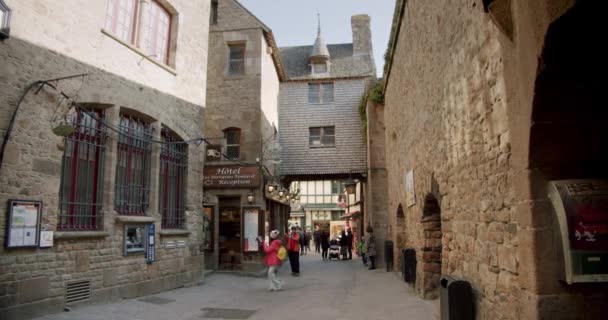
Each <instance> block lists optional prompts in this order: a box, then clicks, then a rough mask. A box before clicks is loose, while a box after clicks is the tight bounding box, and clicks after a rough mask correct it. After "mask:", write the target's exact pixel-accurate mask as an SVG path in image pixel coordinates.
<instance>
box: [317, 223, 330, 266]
mask: <svg viewBox="0 0 608 320" xmlns="http://www.w3.org/2000/svg"><path fill="white" fill-rule="evenodd" d="M319 239H320V240H319V241H320V242H321V248H322V249H323V252H322V253H321V257H322V258H323V260H327V250H329V232H327V230H325V229H324V230H323V231H321V235H320V236H319Z"/></svg>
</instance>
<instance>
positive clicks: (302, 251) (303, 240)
mask: <svg viewBox="0 0 608 320" xmlns="http://www.w3.org/2000/svg"><path fill="white" fill-rule="evenodd" d="M297 229H298V235H300V255H301V256H303V255H305V254H306V237H305V235H304V231H303V230H302V227H298V228H297Z"/></svg>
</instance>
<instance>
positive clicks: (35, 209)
mask: <svg viewBox="0 0 608 320" xmlns="http://www.w3.org/2000/svg"><path fill="white" fill-rule="evenodd" d="M41 212H42V202H40V201H28V200H9V201H8V212H7V223H6V240H5V241H4V245H5V246H6V247H7V248H24V247H37V246H38V244H39V243H40V237H39V234H40V213H41Z"/></svg>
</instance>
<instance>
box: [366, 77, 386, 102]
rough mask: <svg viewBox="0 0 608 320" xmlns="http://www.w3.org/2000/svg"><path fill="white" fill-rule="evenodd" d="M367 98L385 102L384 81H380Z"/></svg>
mask: <svg viewBox="0 0 608 320" xmlns="http://www.w3.org/2000/svg"><path fill="white" fill-rule="evenodd" d="M367 98H368V99H369V100H371V101H373V102H375V103H379V104H383V103H384V81H378V82H377V83H376V85H374V86H373V87H372V88H371V89H370V90H369V92H368V93H367Z"/></svg>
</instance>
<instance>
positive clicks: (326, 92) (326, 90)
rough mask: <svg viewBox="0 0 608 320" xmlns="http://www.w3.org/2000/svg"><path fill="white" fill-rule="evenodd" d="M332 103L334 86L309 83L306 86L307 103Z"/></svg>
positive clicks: (329, 83) (328, 83)
mask: <svg viewBox="0 0 608 320" xmlns="http://www.w3.org/2000/svg"><path fill="white" fill-rule="evenodd" d="M327 102H334V84H333V82H326V83H309V84H308V103H327Z"/></svg>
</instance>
